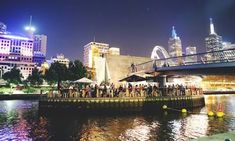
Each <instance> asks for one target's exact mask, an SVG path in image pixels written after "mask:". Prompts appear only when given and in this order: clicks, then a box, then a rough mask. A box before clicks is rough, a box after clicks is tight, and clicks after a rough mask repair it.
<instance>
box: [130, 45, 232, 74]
mask: <svg viewBox="0 0 235 141" xmlns="http://www.w3.org/2000/svg"><path fill="white" fill-rule="evenodd" d="M233 61H235V49H226V50H218V51H212V52H204V53H198V54H191V55H183V56H178V57H170V58H163V59H157V60H152V61H148V62H144V63H141V64H136V65H134V66H132V67H129V73H135V72H141V71H143V72H147V71H154V70H156V69H157V68H162V67H173V66H182V65H184V66H185V65H195V64H211V63H222V62H233Z"/></svg>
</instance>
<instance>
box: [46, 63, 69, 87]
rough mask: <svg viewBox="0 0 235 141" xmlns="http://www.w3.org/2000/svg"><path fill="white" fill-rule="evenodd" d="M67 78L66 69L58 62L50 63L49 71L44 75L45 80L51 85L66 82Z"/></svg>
mask: <svg viewBox="0 0 235 141" xmlns="http://www.w3.org/2000/svg"><path fill="white" fill-rule="evenodd" d="M67 78H68V69H67V67H66V66H65V65H64V64H61V63H59V62H55V63H52V64H51V67H50V68H49V70H47V71H46V73H45V79H46V80H47V81H48V82H49V83H51V84H52V83H55V82H58V81H61V80H67Z"/></svg>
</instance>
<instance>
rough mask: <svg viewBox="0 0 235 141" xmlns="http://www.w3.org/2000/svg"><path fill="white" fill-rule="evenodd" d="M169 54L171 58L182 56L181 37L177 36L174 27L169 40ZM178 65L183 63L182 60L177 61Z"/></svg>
mask: <svg viewBox="0 0 235 141" xmlns="http://www.w3.org/2000/svg"><path fill="white" fill-rule="evenodd" d="M168 53H169V55H170V57H178V56H182V44H181V40H180V37H178V36H177V34H176V31H175V28H174V26H173V27H172V33H171V37H170V38H169V40H168ZM176 63H178V64H180V63H182V59H179V58H178V59H177V60H176Z"/></svg>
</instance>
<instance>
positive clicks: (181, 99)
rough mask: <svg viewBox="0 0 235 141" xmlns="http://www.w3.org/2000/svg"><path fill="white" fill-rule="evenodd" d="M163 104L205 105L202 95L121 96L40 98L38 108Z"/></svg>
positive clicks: (98, 108)
mask: <svg viewBox="0 0 235 141" xmlns="http://www.w3.org/2000/svg"><path fill="white" fill-rule="evenodd" d="M163 105H167V106H168V107H172V108H175V109H181V108H195V107H203V106H205V101H204V96H174V97H160V96H159V97H136V98H134V97H123V98H41V99H40V100H39V110H42V111H57V110H72V111H74V110H76V111H80V112H90V111H121V112H125V111H127V112H128V111H151V110H157V109H162V106H163Z"/></svg>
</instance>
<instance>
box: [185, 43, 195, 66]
mask: <svg viewBox="0 0 235 141" xmlns="http://www.w3.org/2000/svg"><path fill="white" fill-rule="evenodd" d="M192 54H197V48H196V47H192V46H189V47H186V55H192ZM185 61H186V62H187V63H192V62H196V61H197V56H196V55H195V56H193V55H192V56H187V57H186V58H185Z"/></svg>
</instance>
